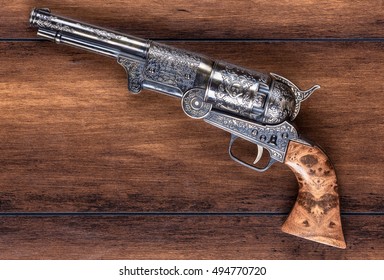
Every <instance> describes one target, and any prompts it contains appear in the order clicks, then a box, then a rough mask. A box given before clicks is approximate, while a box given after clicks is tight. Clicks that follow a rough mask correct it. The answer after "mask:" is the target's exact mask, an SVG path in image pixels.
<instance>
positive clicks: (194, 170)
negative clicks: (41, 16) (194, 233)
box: [0, 42, 384, 213]
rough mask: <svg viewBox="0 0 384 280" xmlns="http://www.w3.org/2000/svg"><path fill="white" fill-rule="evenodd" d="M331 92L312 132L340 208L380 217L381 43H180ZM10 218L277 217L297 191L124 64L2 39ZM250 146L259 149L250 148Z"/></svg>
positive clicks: (2, 154) (315, 112)
mask: <svg viewBox="0 0 384 280" xmlns="http://www.w3.org/2000/svg"><path fill="white" fill-rule="evenodd" d="M175 46H178V47H184V48H188V49H190V50H192V51H198V52H202V53H205V54H207V55H210V56H215V57H217V58H221V59H224V60H227V61H230V62H233V63H236V64H239V65H243V66H245V67H248V68H253V69H260V70H264V71H271V72H277V73H280V74H281V75H284V76H286V77H288V78H289V79H291V80H292V81H294V82H297V83H298V84H299V85H300V86H301V87H303V88H307V87H309V86H312V85H313V83H315V82H316V83H319V84H320V85H322V89H321V90H320V91H318V92H316V93H314V94H313V96H312V97H311V98H310V99H309V100H308V101H306V102H305V103H304V104H303V105H302V109H301V113H300V114H299V117H298V119H297V121H296V123H297V125H298V127H299V129H300V131H301V133H302V134H303V135H306V136H307V137H308V138H309V139H312V140H314V141H316V142H317V143H319V144H320V145H321V146H322V147H323V148H324V149H325V150H326V151H327V152H328V154H329V155H330V157H331V159H332V160H333V162H334V164H335V167H336V170H337V174H338V177H339V184H340V186H341V188H340V191H341V200H342V207H341V208H342V211H343V212H381V213H382V212H383V211H384V210H383V207H384V203H383V192H384V190H383V188H382V182H383V175H382V170H383V167H384V165H383V158H382V157H380V155H381V154H382V151H383V145H382V143H383V142H382V141H381V140H380V139H383V137H384V129H383V110H382V107H383V105H384V96H383V94H382V92H383V84H382V73H383V71H384V69H383V67H384V66H383V64H381V63H378V62H379V61H383V60H384V52H383V45H382V44H379V43H362V42H360V43H353V44H351V43H329V42H323V43H303V42H301V43H300V42H285V43H283V42H280V43H274V44H269V43H214V42H205V43H199V42H196V43H178V44H175ZM0 57H2V67H0V77H1V79H0V119H1V122H0V142H1V143H2V144H1V146H0V165H1V166H2V168H1V169H0V182H1V191H0V211H1V212H84V211H96V212H142V211H143V212H146V211H149V212H153V211H160V212H237V211H239V212H260V211H263V212H264V211H265V212H278V213H287V212H288V211H289V209H290V208H291V206H292V205H293V202H294V199H295V195H296V192H297V189H296V188H297V187H296V182H295V179H294V176H293V174H292V173H291V172H290V171H289V170H288V168H286V167H284V166H283V165H279V164H276V166H274V167H273V168H272V169H271V170H270V171H268V172H267V173H263V174H258V173H256V172H254V171H251V170H248V169H247V168H244V167H242V166H240V165H238V164H236V163H233V162H231V160H230V159H229V158H228V156H227V152H226V149H227V145H228V134H227V133H225V132H222V131H220V130H218V129H215V128H212V127H210V126H208V125H207V124H205V123H203V122H201V121H195V120H192V119H189V118H188V117H186V116H185V115H184V114H183V113H182V111H181V109H180V105H179V101H178V100H175V99H172V98H168V97H166V96H161V95H160V96H158V95H157V94H156V93H151V92H143V93H142V94H140V95H131V94H128V93H127V92H126V78H125V74H124V71H123V69H121V68H120V66H118V65H117V64H116V63H115V62H114V61H112V60H109V59H108V58H105V57H100V56H97V55H94V54H88V53H84V52H81V51H78V50H75V49H73V48H70V47H65V46H57V45H55V44H52V43H49V42H30V43H2V44H1V45H0ZM249 152H250V153H251V151H250V150H249Z"/></svg>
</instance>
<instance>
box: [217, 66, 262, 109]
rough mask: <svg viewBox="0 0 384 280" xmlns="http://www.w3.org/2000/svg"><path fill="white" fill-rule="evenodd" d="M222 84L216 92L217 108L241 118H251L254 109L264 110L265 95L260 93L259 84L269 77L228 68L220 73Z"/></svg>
mask: <svg viewBox="0 0 384 280" xmlns="http://www.w3.org/2000/svg"><path fill="white" fill-rule="evenodd" d="M220 74H221V83H220V84H219V85H218V86H217V89H216V91H215V99H216V101H217V103H216V106H217V107H218V108H225V109H226V110H230V111H232V112H234V113H236V114H239V115H241V116H249V115H250V114H251V112H252V109H253V108H262V107H263V105H264V102H265V94H262V93H259V92H258V89H259V82H260V81H266V80H267V77H266V76H265V75H263V74H261V73H260V75H259V76H256V77H255V76H253V75H250V74H249V73H248V72H246V71H244V70H242V69H238V68H236V69H234V68H231V67H229V66H226V67H225V68H224V69H222V70H221V71H220Z"/></svg>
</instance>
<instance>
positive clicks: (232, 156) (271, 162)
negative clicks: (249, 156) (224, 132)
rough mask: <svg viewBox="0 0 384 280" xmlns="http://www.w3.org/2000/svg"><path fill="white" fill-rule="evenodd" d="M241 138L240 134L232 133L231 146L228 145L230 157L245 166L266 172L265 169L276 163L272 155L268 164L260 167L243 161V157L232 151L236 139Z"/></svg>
mask: <svg viewBox="0 0 384 280" xmlns="http://www.w3.org/2000/svg"><path fill="white" fill-rule="evenodd" d="M237 138H239V137H238V136H236V135H233V134H231V140H230V141H229V147H228V153H229V156H230V158H231V159H232V160H233V161H235V162H237V163H240V164H241V165H243V166H245V167H248V168H250V169H252V170H255V171H258V172H264V171H267V170H268V169H269V168H270V167H271V166H272V164H274V163H275V162H276V160H275V159H273V158H272V157H270V159H269V162H268V164H267V165H266V166H265V167H263V168H258V167H256V166H253V165H250V164H249V163H246V162H245V161H242V160H241V159H239V158H238V157H236V156H235V155H234V154H233V153H232V146H233V143H234V142H235V141H236V139H237Z"/></svg>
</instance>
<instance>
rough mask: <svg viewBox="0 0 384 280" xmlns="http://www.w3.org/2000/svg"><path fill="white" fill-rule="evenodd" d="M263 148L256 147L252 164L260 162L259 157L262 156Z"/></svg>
mask: <svg viewBox="0 0 384 280" xmlns="http://www.w3.org/2000/svg"><path fill="white" fill-rule="evenodd" d="M263 151H264V148H263V147H261V146H260V145H257V156H256V159H255V160H254V161H253V164H256V163H258V162H259V161H260V159H261V157H262V156H263Z"/></svg>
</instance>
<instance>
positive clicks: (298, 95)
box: [271, 73, 320, 121]
mask: <svg viewBox="0 0 384 280" xmlns="http://www.w3.org/2000/svg"><path fill="white" fill-rule="evenodd" d="M271 76H273V77H274V78H275V79H276V80H277V81H279V82H281V83H282V84H284V85H286V86H287V87H288V88H289V89H290V90H291V92H292V93H293V95H294V98H295V108H294V111H293V112H292V114H291V118H290V119H291V121H293V120H294V119H295V118H296V116H297V114H298V113H299V111H300V103H301V102H303V101H304V100H306V99H307V98H308V97H309V96H310V95H311V94H312V93H313V92H314V91H315V90H317V89H319V88H320V86H319V85H314V86H313V87H311V88H310V89H308V90H301V89H299V88H298V87H297V86H296V85H295V84H294V83H292V82H291V81H290V80H288V79H286V78H284V77H282V76H280V75H277V74H275V73H271Z"/></svg>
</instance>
